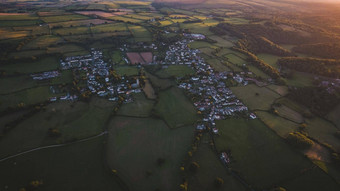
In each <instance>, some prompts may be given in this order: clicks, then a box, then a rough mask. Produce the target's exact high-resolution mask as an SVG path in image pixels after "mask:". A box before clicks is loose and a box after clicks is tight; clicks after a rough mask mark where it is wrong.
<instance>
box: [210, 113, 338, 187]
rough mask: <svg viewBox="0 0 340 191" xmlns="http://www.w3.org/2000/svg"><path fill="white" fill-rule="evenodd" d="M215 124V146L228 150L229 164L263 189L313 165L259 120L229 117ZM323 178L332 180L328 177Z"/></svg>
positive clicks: (299, 175) (247, 179)
mask: <svg viewBox="0 0 340 191" xmlns="http://www.w3.org/2000/svg"><path fill="white" fill-rule="evenodd" d="M217 127H218V128H219V131H220V136H219V137H218V138H217V139H216V146H217V149H218V150H219V151H223V150H226V149H230V150H231V153H232V162H231V168H233V169H234V170H236V171H238V172H239V174H240V175H241V176H243V177H244V178H245V179H246V181H248V183H250V184H251V185H253V186H254V187H255V188H259V189H264V188H268V187H271V186H272V185H278V184H280V183H281V182H282V181H286V180H289V179H291V178H292V177H296V176H298V177H301V176H302V171H304V170H306V169H310V168H312V167H313V166H314V165H313V164H312V163H311V162H310V161H309V160H307V159H306V158H305V157H303V156H302V155H300V154H299V153H297V152H295V151H293V150H291V148H290V147H289V146H288V145H287V144H286V143H285V142H284V141H283V140H282V139H281V138H280V137H279V136H277V135H276V134H275V133H273V132H272V131H271V130H270V129H268V128H267V127H266V126H265V125H264V124H263V123H262V122H260V121H259V120H250V121H249V120H245V119H229V120H224V121H217ZM319 173H320V174H322V173H323V172H319ZM323 179H324V180H325V181H328V182H329V181H330V182H331V181H332V180H331V179H330V178H329V177H323ZM312 180H314V179H309V181H310V184H314V183H313V181H312ZM328 186H330V187H332V186H333V185H327V187H328ZM290 190H299V189H294V188H291V189H290Z"/></svg>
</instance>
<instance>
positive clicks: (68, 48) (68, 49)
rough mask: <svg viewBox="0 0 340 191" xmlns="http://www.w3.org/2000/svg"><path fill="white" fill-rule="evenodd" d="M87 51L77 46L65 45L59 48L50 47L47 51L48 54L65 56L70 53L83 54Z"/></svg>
mask: <svg viewBox="0 0 340 191" xmlns="http://www.w3.org/2000/svg"><path fill="white" fill-rule="evenodd" d="M82 51H86V50H85V49H84V48H83V47H81V46H78V45H75V44H64V45H60V46H57V47H50V48H48V49H47V53H52V54H53V53H61V54H65V53H68V52H82Z"/></svg>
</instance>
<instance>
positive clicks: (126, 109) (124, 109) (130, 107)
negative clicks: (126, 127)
mask: <svg viewBox="0 0 340 191" xmlns="http://www.w3.org/2000/svg"><path fill="white" fill-rule="evenodd" d="M153 105H154V101H151V100H148V99H146V98H145V96H144V94H143V93H138V94H133V102H132V103H127V104H124V105H123V106H121V107H120V109H119V111H118V113H117V114H118V115H124V116H131V117H148V116H150V114H151V110H152V108H153Z"/></svg>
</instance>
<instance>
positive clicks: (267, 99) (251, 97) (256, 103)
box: [230, 84, 280, 110]
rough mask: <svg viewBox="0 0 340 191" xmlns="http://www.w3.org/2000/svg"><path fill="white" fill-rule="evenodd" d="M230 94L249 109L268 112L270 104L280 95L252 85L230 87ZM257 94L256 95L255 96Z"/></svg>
mask: <svg viewBox="0 0 340 191" xmlns="http://www.w3.org/2000/svg"><path fill="white" fill-rule="evenodd" d="M230 89H231V90H232V92H233V93H234V94H235V95H236V97H238V98H239V99H241V100H242V101H243V103H245V104H246V105H247V106H248V107H249V108H250V109H252V110H255V109H259V110H269V109H270V108H271V104H272V103H273V102H274V101H275V99H277V98H279V97H280V95H278V94H276V93H274V92H272V91H271V90H268V89H267V88H265V87H262V88H261V87H258V86H256V85H254V84H250V85H247V86H239V87H231V88H230ZM256 93H258V95H256Z"/></svg>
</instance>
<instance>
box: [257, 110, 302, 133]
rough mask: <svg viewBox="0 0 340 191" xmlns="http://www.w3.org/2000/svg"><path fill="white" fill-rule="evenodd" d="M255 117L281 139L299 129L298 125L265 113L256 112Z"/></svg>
mask: <svg viewBox="0 0 340 191" xmlns="http://www.w3.org/2000/svg"><path fill="white" fill-rule="evenodd" d="M256 115H257V116H258V117H259V118H260V119H261V121H263V123H264V124H266V125H267V126H268V127H270V128H271V129H273V130H274V131H275V132H276V133H277V134H278V135H280V136H281V137H287V136H288V134H289V133H292V132H295V131H297V130H298V127H299V124H296V123H294V122H291V121H289V120H286V119H284V118H282V117H280V116H277V115H274V114H272V113H269V112H266V111H257V112H256Z"/></svg>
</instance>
